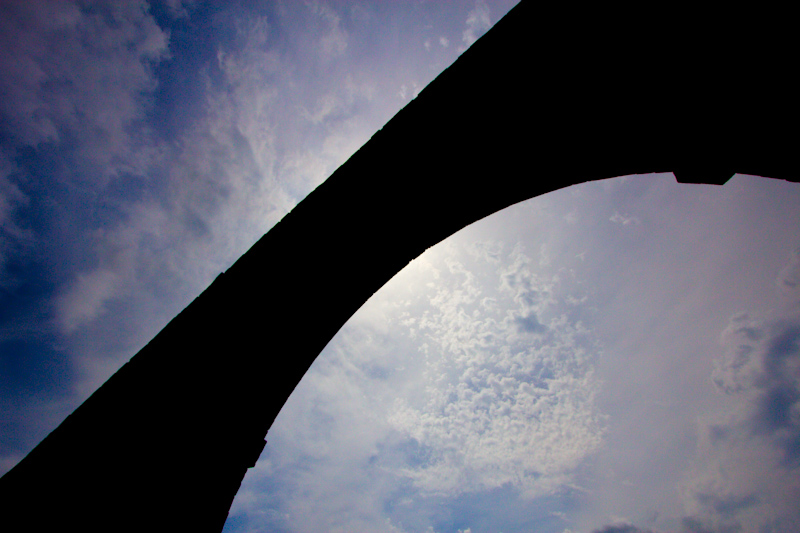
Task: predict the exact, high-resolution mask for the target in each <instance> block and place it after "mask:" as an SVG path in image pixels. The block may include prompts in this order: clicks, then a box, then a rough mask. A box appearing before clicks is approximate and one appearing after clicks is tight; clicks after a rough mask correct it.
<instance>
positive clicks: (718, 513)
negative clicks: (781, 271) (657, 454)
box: [683, 313, 800, 532]
mask: <svg viewBox="0 0 800 533" xmlns="http://www.w3.org/2000/svg"><path fill="white" fill-rule="evenodd" d="M721 341H722V343H723V346H724V350H723V354H722V355H721V356H720V357H718V358H717V359H716V361H715V369H714V374H713V380H714V384H715V386H717V387H718V388H719V390H720V391H722V392H723V393H725V394H727V395H728V396H729V398H730V401H731V407H732V408H733V409H732V410H731V411H730V414H729V415H728V417H727V418H725V419H716V420H710V421H705V422H703V423H701V424H699V430H700V435H699V445H698V456H697V458H696V460H695V461H694V465H693V469H692V471H691V472H690V473H689V475H688V478H687V481H686V482H685V484H684V486H683V497H684V504H685V506H686V516H687V517H686V519H685V520H684V525H685V527H686V528H687V529H688V530H691V531H700V530H712V531H739V530H745V531H776V532H784V531H785V532H789V531H797V530H798V527H800V512H798V510H797V505H796V503H797V501H798V500H800V316H797V315H796V314H794V315H790V316H788V317H783V318H779V319H770V320H754V319H751V318H750V317H749V316H748V315H746V314H743V313H740V314H738V315H736V316H734V317H732V318H731V320H730V323H729V324H728V326H727V327H726V328H725V330H724V331H723V333H722V337H721Z"/></svg>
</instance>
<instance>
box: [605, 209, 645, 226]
mask: <svg viewBox="0 0 800 533" xmlns="http://www.w3.org/2000/svg"><path fill="white" fill-rule="evenodd" d="M608 220H610V221H611V222H613V223H615V224H622V225H623V226H627V225H628V224H634V225H638V224H641V221H640V220H639V219H638V218H636V217H634V216H630V215H623V214H620V212H619V211H614V214H613V215H611V218H609V219H608Z"/></svg>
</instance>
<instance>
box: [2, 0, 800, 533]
mask: <svg viewBox="0 0 800 533" xmlns="http://www.w3.org/2000/svg"><path fill="white" fill-rule="evenodd" d="M670 9H671V8H669V7H668V6H667V5H666V4H664V5H656V6H653V5H649V7H647V8H646V9H640V10H638V11H636V10H633V11H631V10H629V9H626V8H624V7H618V8H614V7H608V6H605V5H604V6H602V7H597V6H595V7H586V6H584V7H581V8H580V9H579V8H578V7H577V6H575V5H572V4H569V5H565V6H561V7H559V6H552V5H543V4H540V3H535V2H532V1H527V0H526V1H523V2H522V3H521V4H519V5H518V6H516V7H515V8H513V9H512V10H511V11H510V12H509V13H508V15H506V16H505V17H504V18H503V19H502V20H500V21H499V22H498V23H497V24H496V25H495V26H494V27H493V28H492V29H491V30H489V31H488V32H487V33H486V34H485V35H484V36H483V37H482V38H480V39H479V40H478V41H477V42H476V43H475V44H474V45H473V46H472V47H470V48H469V50H467V51H466V52H465V53H464V54H463V55H462V56H461V57H460V58H459V59H458V60H457V61H456V62H455V63H454V64H453V65H452V66H451V67H449V68H448V69H447V70H445V71H444V72H443V73H442V74H441V75H440V76H438V77H437V78H436V80H434V81H433V82H432V83H431V84H430V85H429V86H428V87H426V88H425V89H424V90H423V91H422V92H421V93H420V94H419V96H418V97H417V98H416V99H414V100H413V101H411V102H410V103H409V104H408V105H407V106H406V107H405V108H404V109H403V110H401V111H400V112H399V113H398V114H397V115H396V116H395V117H394V118H392V120H391V121H390V122H389V123H388V124H386V126H385V127H384V128H382V129H381V130H380V131H378V132H377V133H376V134H375V135H374V136H373V137H372V138H371V139H370V140H369V141H368V142H367V143H366V144H365V145H364V146H363V147H362V148H361V149H360V150H359V151H358V152H357V153H356V154H355V155H353V156H352V157H351V158H350V159H349V160H348V161H347V162H346V163H345V164H343V165H342V166H341V167H340V168H339V169H338V170H336V172H334V173H333V175H332V176H331V177H330V178H329V179H328V180H327V181H325V182H324V183H323V184H322V185H320V186H319V187H318V188H317V189H316V190H314V191H313V192H312V193H311V194H309V195H308V197H307V198H305V199H304V200H303V201H302V202H300V203H299V204H298V205H297V206H296V207H295V208H294V209H293V210H292V211H291V212H290V213H289V214H288V215H287V216H286V217H285V218H284V219H283V220H281V221H280V222H279V223H278V224H277V225H275V227H273V228H272V229H271V230H270V231H269V232H268V233H267V234H266V235H264V236H263V237H262V238H261V240H259V241H258V242H257V243H256V244H255V245H254V246H253V247H252V248H251V249H250V250H249V251H248V252H247V253H246V254H244V255H243V256H242V257H241V258H240V259H239V260H238V261H237V262H236V263H235V264H234V265H233V266H232V267H231V268H230V269H229V270H227V271H226V272H224V273H222V274H220V275H219V276H218V277H217V278H216V280H215V281H214V282H213V283H212V284H211V285H210V286H209V287H208V288H207V289H206V290H205V291H204V292H203V293H202V294H201V295H200V296H198V297H197V299H195V300H194V301H193V302H192V303H191V304H190V305H189V306H188V307H187V308H186V309H184V310H183V311H182V312H181V313H180V314H179V315H178V316H177V317H175V318H174V319H173V320H172V321H171V322H170V323H169V324H168V325H167V326H166V327H165V328H164V329H163V330H162V331H161V332H160V333H159V334H158V335H157V336H156V337H155V338H154V339H153V340H152V341H150V342H149V343H148V344H147V345H146V346H145V347H144V348H142V350H141V351H140V352H139V353H138V354H136V355H135V356H134V357H133V358H132V359H131V360H130V361H129V362H128V363H126V364H125V365H124V366H123V367H122V368H121V369H120V370H119V371H118V372H117V373H116V374H114V375H113V376H112V377H111V378H110V379H109V380H108V381H107V382H106V383H105V384H104V385H102V386H101V387H100V388H99V389H98V390H97V391H96V392H95V393H94V394H92V395H91V396H90V397H89V398H88V399H87V400H86V401H85V402H84V403H83V404H82V405H81V406H80V407H78V408H77V409H76V410H75V411H74V412H73V413H72V414H71V415H70V416H69V417H68V418H67V419H66V420H64V422H63V423H62V424H61V425H60V426H58V428H56V429H55V430H54V431H53V432H52V433H51V434H50V435H48V436H47V437H46V438H45V439H44V440H43V441H42V442H41V443H40V444H39V445H38V446H37V447H36V448H34V449H33V451H31V452H30V453H29V454H28V455H27V456H26V457H25V458H24V459H23V460H22V461H21V462H20V463H19V464H17V465H16V466H15V467H14V468H13V469H12V470H11V471H9V472H8V473H7V474H6V475H5V476H3V477H2V478H1V479H0V529H3V530H4V531H22V530H40V531H46V530H68V529H71V528H76V529H77V530H78V531H84V532H87V531H90V532H94V531H153V530H156V531H161V530H164V531H171V530H174V531H192V532H205V531H208V532H219V531H221V530H222V528H223V525H224V522H225V519H226V517H227V513H228V510H229V509H230V505H231V502H232V500H233V498H234V496H235V495H236V492H237V490H238V488H239V486H240V483H241V481H242V479H243V477H244V475H245V473H246V471H247V469H248V468H249V467H252V466H253V465H254V464H255V462H256V460H257V459H258V457H259V454H260V453H261V452H262V450H263V447H264V445H265V436H266V435H267V432H268V430H269V428H270V426H271V425H272V422H273V420H274V419H275V417H276V416H277V414H278V412H279V411H280V409H281V407H282V406H283V404H284V403H285V401H286V399H287V398H288V397H289V395H290V394H291V393H292V391H293V390H294V388H295V386H296V385H297V384H298V382H299V381H300V380H301V379H302V377H303V375H304V374H305V372H306V371H307V370H308V368H309V366H310V365H311V363H312V362H313V361H314V359H315V358H316V356H317V355H318V354H319V353H320V351H321V350H322V349H323V348H324V346H325V345H326V344H327V343H328V342H329V341H330V339H331V338H332V337H333V336H334V334H335V333H336V332H337V331H338V330H339V329H340V328H341V327H342V326H343V325H344V324H345V322H346V321H347V320H348V318H349V317H350V316H351V315H352V314H353V313H355V311H356V310H357V309H358V308H359V307H360V306H361V305H362V304H363V303H364V302H365V301H366V300H367V299H368V298H369V297H370V296H371V295H372V294H373V293H374V292H375V291H377V290H378V289H379V288H380V287H381V286H382V285H383V284H384V283H386V282H387V281H388V280H389V279H390V278H391V277H392V276H393V275H394V274H396V273H397V272H398V271H400V270H401V269H402V268H403V267H404V266H405V265H407V264H408V262H409V261H411V260H412V259H414V258H415V257H417V256H418V255H419V254H421V253H422V252H423V251H424V250H425V249H427V248H428V247H430V246H432V245H434V244H436V243H437V242H439V241H441V240H443V239H445V238H446V237H448V236H449V235H451V234H453V233H455V232H456V231H458V230H459V229H461V228H463V227H464V226H466V225H468V224H470V223H472V222H474V221H476V220H479V219H481V218H483V217H485V216H487V215H489V214H491V213H494V212H496V211H498V210H500V209H503V208H505V207H507V206H509V205H512V204H514V203H517V202H520V201H522V200H525V199H528V198H532V197H535V196H538V195H541V194H545V193H548V192H551V191H554V190H557V189H559V188H562V187H567V186H570V185H572V184H577V183H581V182H585V181H589V180H599V179H605V178H612V177H616V176H624V175H631V174H643V173H652V172H674V173H675V175H676V177H677V179H678V181H682V182H689V183H716V184H723V183H724V182H725V181H726V180H727V179H728V178H730V177H731V175H733V174H734V173H735V172H737V173H742V174H751V175H757V176H765V177H770V178H778V179H786V180H791V181H798V176H799V175H800V163H799V162H798V158H797V155H796V153H797V149H798V135H797V133H796V132H797V126H798V123H800V121H798V118H800V117H799V116H798V103H797V96H796V95H798V94H800V88H798V86H797V82H796V81H795V76H794V75H793V74H794V70H795V69H796V65H797V64H798V62H797V54H796V50H797V46H795V43H794V42H793V38H792V37H793V34H792V33H790V32H788V31H784V30H782V29H781V28H778V27H775V25H774V24H773V21H767V20H766V19H764V18H763V17H762V18H759V16H758V14H756V13H753V12H752V11H748V12H744V11H743V12H738V13H737V12H733V11H730V10H729V11H724V12H717V13H715V14H714V16H713V17H705V16H703V14H701V13H697V12H673V11H670ZM748 9H751V10H752V9H753V7H752V6H750V7H749V8H748ZM788 19H789V18H788V17H787V20H788ZM310 302H315V303H319V302H325V305H324V306H322V307H324V308H325V309H326V311H325V313H321V314H317V315H315V316H313V317H309V316H308V313H307V309H308V308H309V303H310ZM316 307H320V306H318V305H317V306H316Z"/></svg>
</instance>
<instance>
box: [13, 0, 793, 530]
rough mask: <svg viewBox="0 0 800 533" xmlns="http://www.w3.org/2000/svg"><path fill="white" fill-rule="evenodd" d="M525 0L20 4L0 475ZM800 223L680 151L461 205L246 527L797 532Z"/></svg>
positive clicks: (240, 519) (307, 402)
mask: <svg viewBox="0 0 800 533" xmlns="http://www.w3.org/2000/svg"><path fill="white" fill-rule="evenodd" d="M513 4H514V2H513V1H501V0H496V1H485V2H484V1H479V2H475V1H474V0H470V1H455V0H454V1H447V2H399V1H398V2H343V1H336V2H327V3H326V2H273V1H265V2H231V3H224V4H223V3H204V2H181V1H180V0H171V1H165V2H152V3H148V2H119V3H112V2H103V3H92V2H67V1H59V2H56V1H53V2H36V3H28V2H4V3H3V4H2V6H0V30H1V31H0V47H2V50H3V54H0V69H2V76H0V473H3V472H5V471H7V470H8V469H10V468H12V467H13V465H14V464H16V462H17V461H19V460H20V459H21V458H22V457H23V456H24V455H25V454H26V453H27V452H28V451H30V450H31V449H32V448H33V447H34V446H35V445H36V444H37V443H38V442H39V441H40V440H41V439H42V438H43V437H44V436H45V435H46V434H47V433H48V432H49V431H51V430H52V429H53V428H54V427H56V426H57V425H58V424H59V423H60V422H61V421H62V420H63V419H64V418H65V417H66V416H67V415H68V414H69V413H70V412H71V411H72V410H73V409H74V408H75V407H76V406H77V405H79V404H80V402H82V401H83V400H84V399H85V398H86V397H87V396H88V395H89V394H91V393H92V391H94V390H95V389H96V388H97V387H98V386H99V385H100V384H101V383H103V382H104V381H105V380H106V379H107V378H108V377H109V376H110V375H111V374H112V373H113V372H114V371H115V370H116V369H118V368H119V367H120V366H121V365H122V364H123V363H124V362H125V361H127V360H128V359H129V358H130V357H131V356H132V355H134V354H135V353H136V352H137V351H138V349H139V348H141V347H142V346H143V345H144V344H145V343H146V342H147V341H148V340H149V339H150V338H152V337H153V336H154V335H155V334H156V333H157V332H158V331H159V330H160V329H161V328H162V327H163V326H164V325H165V324H166V323H167V322H168V321H169V320H170V319H171V318H172V317H173V316H175V315H176V314H177V313H178V312H180V310H181V309H183V307H185V306H186V305H187V304H188V303H189V302H190V301H191V300H192V299H193V298H194V297H195V296H196V295H197V294H199V293H200V292H201V291H202V290H203V289H204V288H205V287H206V286H207V285H208V284H209V283H210V282H211V281H212V280H213V279H214V277H215V276H216V275H217V274H218V273H219V272H221V271H223V270H225V269H226V268H228V267H229V266H230V265H231V264H232V263H233V262H234V261H235V260H236V259H237V258H238V257H239V256H240V255H241V254H242V253H244V252H245V251H246V250H247V249H248V248H249V247H250V246H251V245H252V244H253V243H254V242H255V241H256V240H257V239H258V238H259V237H260V236H261V235H262V234H263V233H264V232H266V231H268V230H269V228H270V227H271V226H272V225H273V224H275V223H276V222H277V221H278V220H280V218H281V217H282V216H283V215H285V214H286V213H287V212H288V211H289V210H291V208H292V207H293V206H294V205H296V204H297V202H299V201H300V200H302V198H303V197H304V196H305V195H306V194H308V192H310V191H311V190H313V188H314V187H315V186H317V185H318V184H319V183H321V182H322V181H323V180H324V179H325V178H326V177H327V176H328V175H330V174H331V173H332V172H333V170H334V169H336V168H337V167H338V166H339V165H340V164H341V163H342V162H344V161H345V160H346V159H347V158H348V157H349V156H350V155H351V154H353V153H354V152H355V151H356V150H357V149H358V148H359V147H360V146H361V145H362V144H363V143H364V142H365V141H366V140H367V139H369V137H370V136H371V135H372V134H373V133H374V132H375V131H377V129H378V128H380V127H381V126H382V125H383V124H384V123H385V122H386V121H388V120H389V119H390V118H391V117H392V116H393V115H394V114H395V113H396V112H397V111H398V110H399V109H401V108H402V107H403V106H404V105H405V104H406V103H407V102H408V101H409V100H410V99H412V98H414V97H415V96H416V94H418V93H419V91H421V90H422V89H423V88H424V87H425V85H426V84H427V83H428V82H430V81H431V80H432V79H433V78H434V77H435V76H436V75H437V74H438V73H439V72H441V71H442V70H443V69H444V68H446V67H447V66H448V65H449V64H451V63H452V62H453V61H454V60H455V59H456V58H457V57H458V55H459V54H460V53H462V52H463V51H464V50H465V49H466V48H467V47H468V46H469V45H470V44H472V42H474V41H475V39H477V38H479V37H480V35H481V34H483V33H484V32H485V31H486V30H487V29H488V28H490V27H491V25H493V24H494V23H495V22H496V21H497V20H498V19H499V18H501V17H502V16H503V15H504V14H505V13H506V12H507V11H508V10H509V9H510V8H511V7H512V6H513ZM533 155H534V154H532V161H531V167H530V169H528V170H527V171H528V172H530V173H531V175H532V176H536V168H535V159H534V158H533ZM443 209H446V206H443ZM798 227H800V187H798V185H797V184H792V183H787V182H782V181H777V180H768V179H765V178H762V177H753V176H741V175H737V176H735V177H734V178H733V179H732V180H731V181H730V182H729V183H728V184H726V185H725V186H724V187H715V186H705V185H680V184H677V183H676V182H675V179H674V177H673V176H672V175H671V174H661V175H646V176H628V177H619V178H615V179H612V180H607V181H602V182H593V183H588V184H583V185H580V186H576V187H572V188H569V189H564V190H561V191H557V192H555V193H552V194H549V195H546V196H544V197H540V198H536V199H533V200H530V201H527V202H523V203H521V204H518V205H515V206H512V207H511V208H508V209H506V210H504V211H502V212H500V213H497V214H495V215H493V216H491V217H488V218H486V219H484V220H482V221H480V222H478V223H476V224H474V225H472V226H470V227H468V228H466V229H464V230H463V231H461V232H459V233H458V234H456V235H454V236H453V237H451V238H450V239H448V240H446V241H444V242H442V243H440V244H439V245H437V246H435V247H433V248H431V249H429V250H428V251H427V252H425V253H424V254H423V255H422V256H420V257H419V258H418V259H416V260H415V261H413V262H412V263H411V264H410V265H409V266H408V267H407V268H406V269H404V270H403V271H402V272H400V273H399V274H398V275H397V276H395V277H394V278H393V279H392V280H391V281H390V282H389V283H388V284H387V285H386V286H385V287H384V288H383V289H382V290H381V291H379V292H378V293H376V294H375V296H374V297H373V298H372V299H371V300H369V301H368V302H367V303H366V304H365V305H364V306H363V307H362V308H361V310H359V312H358V313H357V314H356V315H355V316H354V317H353V318H352V319H351V320H350V322H349V323H348V324H347V325H346V326H345V327H344V328H343V329H342V330H341V331H340V332H339V333H338V334H337V336H336V337H335V338H334V339H333V340H332V341H331V343H330V344H329V345H328V346H327V347H326V348H325V350H324V351H323V352H322V354H321V355H320V357H319V358H318V359H317V361H316V362H315V363H314V365H313V366H312V368H311V369H310V371H309V373H308V374H307V375H306V377H305V378H304V380H303V381H302V382H301V383H300V385H299V386H298V388H297V389H296V390H295V392H294V394H293V395H292V396H291V398H290V399H289V401H288V402H287V404H286V405H285V407H284V409H283V410H282V411H281V414H280V415H279V416H278V418H277V419H276V421H275V424H274V425H273V427H272V429H271V430H270V432H269V435H268V440H269V443H268V445H267V447H266V448H265V450H264V452H263V453H262V455H261V458H260V460H259V461H258V463H257V464H256V467H255V468H253V469H251V470H250V471H249V472H248V474H247V476H246V478H245V480H244V483H243V485H242V489H241V490H240V492H239V494H238V495H237V497H236V499H235V501H234V503H233V507H232V509H231V514H230V517H229V520H228V523H227V524H226V528H225V531H227V532H231V533H232V532H257V531H292V532H294V531H364V532H371V531H375V532H416V531H421V532H437V533H445V532H452V533H456V532H461V533H465V532H467V531H469V532H471V533H477V532H479V531H504V532H506V533H510V532H515V531H545V532H547V531H552V532H557V533H566V532H572V533H578V532H580V533H596V532H600V531H602V532H606V533H612V532H618V533H619V532H629V533H635V532H648V531H649V532H684V533H688V532H715V533H716V532H733V531H764V532H784V531H785V532H790V531H797V530H799V529H800V513H799V512H798V510H797V505H796V502H797V501H799V500H800V346H799V343H800V235H799V234H798V231H797V228H798ZM334 259H335V258H331V260H334ZM320 268H324V265H320ZM264 305H269V304H268V303H267V302H265V304H264ZM327 305H330V304H329V303H327V302H309V306H308V317H307V318H308V320H309V324H311V323H313V317H314V315H315V313H319V312H324V309H325V307H326V306H327ZM197 467H198V468H203V465H201V464H200V465H197Z"/></svg>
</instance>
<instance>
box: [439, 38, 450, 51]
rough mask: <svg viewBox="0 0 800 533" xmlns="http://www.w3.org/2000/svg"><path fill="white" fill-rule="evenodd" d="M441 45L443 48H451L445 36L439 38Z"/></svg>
mask: <svg viewBox="0 0 800 533" xmlns="http://www.w3.org/2000/svg"><path fill="white" fill-rule="evenodd" d="M439 44H440V45H441V47H442V48H447V47H448V46H450V40H449V39H448V38H447V37H445V36H444V35H443V36H441V37H439Z"/></svg>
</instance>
